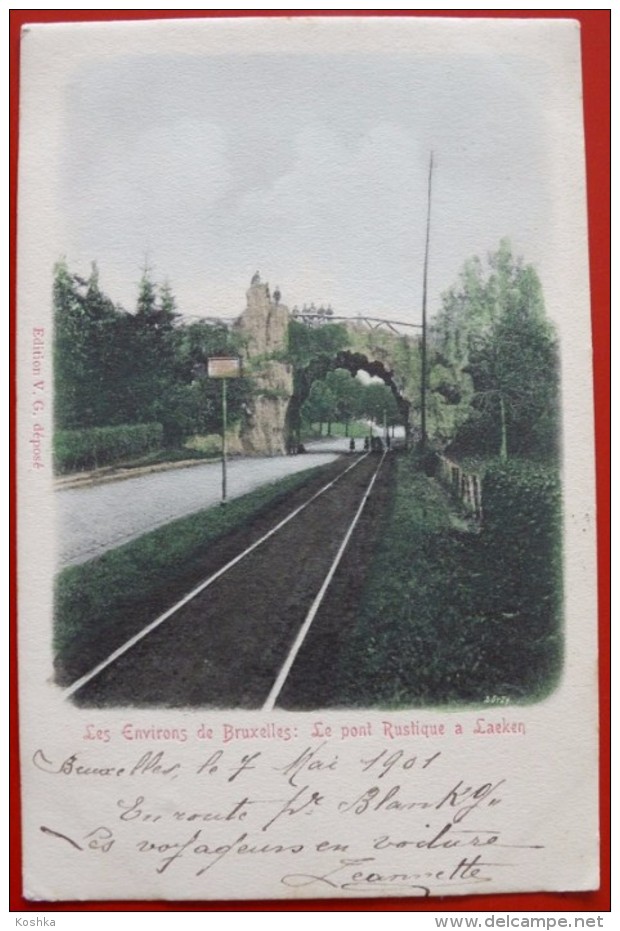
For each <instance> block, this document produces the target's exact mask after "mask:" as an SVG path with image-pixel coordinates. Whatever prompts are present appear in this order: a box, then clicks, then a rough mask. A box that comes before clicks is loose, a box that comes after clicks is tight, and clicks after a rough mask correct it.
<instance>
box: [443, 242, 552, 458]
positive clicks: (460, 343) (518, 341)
mask: <svg viewBox="0 0 620 931" xmlns="http://www.w3.org/2000/svg"><path fill="white" fill-rule="evenodd" d="M459 284H460V287H457V288H453V289H451V290H450V291H449V292H448V293H447V294H446V295H444V305H443V308H442V312H441V313H440V314H439V316H438V319H437V320H436V322H435V324H434V327H433V348H434V354H433V356H432V358H433V367H432V369H431V385H432V386H433V388H434V392H435V398H436V399H437V397H439V398H440V401H439V404H440V405H441V404H444V405H450V404H451V403H452V404H454V406H455V407H456V408H457V410H458V416H457V417H455V418H454V420H455V430H454V435H453V438H452V448H453V450H454V451H460V452H465V453H478V454H490V455H498V456H499V457H500V458H501V459H506V458H507V457H508V456H509V455H527V456H534V457H537V458H540V457H546V458H548V457H549V456H552V455H555V454H556V453H557V441H558V416H557V404H558V401H557V396H558V354H557V345H556V341H555V336H554V333H553V329H552V327H551V326H550V324H549V322H548V321H547V320H546V318H545V311H544V301H543V295H542V288H541V285H540V281H539V279H538V276H537V274H536V271H535V270H534V268H533V267H532V266H526V265H524V264H523V262H522V260H520V259H515V258H514V257H513V255H512V252H511V249H510V244H509V243H508V241H507V240H503V241H502V243H501V244H500V247H499V249H498V250H497V252H496V253H495V254H493V255H491V256H490V257H489V267H488V271H487V272H486V273H485V270H484V268H483V266H482V263H481V262H480V261H479V260H477V259H475V260H470V261H469V262H468V263H466V265H465V267H464V270H463V272H462V274H461V278H460V283H459Z"/></svg>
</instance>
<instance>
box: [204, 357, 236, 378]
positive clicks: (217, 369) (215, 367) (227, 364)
mask: <svg viewBox="0 0 620 931" xmlns="http://www.w3.org/2000/svg"><path fill="white" fill-rule="evenodd" d="M207 374H208V375H209V378H238V377H239V376H240V375H241V359H239V358H238V357H237V356H214V357H213V358H211V359H208V360H207Z"/></svg>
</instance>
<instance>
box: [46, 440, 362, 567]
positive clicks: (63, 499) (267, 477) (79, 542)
mask: <svg viewBox="0 0 620 931" xmlns="http://www.w3.org/2000/svg"><path fill="white" fill-rule="evenodd" d="M307 448H308V454H307V455H305V456H276V457H273V458H269V459H234V460H232V461H231V462H229V464H228V497H229V498H235V497H239V496H240V495H244V494H246V493H247V492H248V491H252V490H253V489H255V488H258V487H260V486H261V485H264V484H266V483H268V482H272V481H275V480H276V479H279V478H283V477H284V476H286V475H292V474H293V473H295V472H301V471H303V470H304V469H311V468H313V467H314V466H317V465H324V464H325V463H328V462H331V461H332V460H334V459H335V458H336V456H337V455H338V453H339V452H340V451H345V450H346V449H347V448H348V447H347V442H346V441H345V440H340V439H335V440H329V441H328V442H327V443H326V442H321V441H319V442H317V443H310V444H308V447H307ZM221 481H222V472H221V466H220V464H219V463H205V465H201V466H192V467H191V468H187V469H174V470H172V471H169V472H159V473H154V474H151V475H140V476H136V477H135V478H126V479H123V480H122V481H118V482H107V483H105V484H101V485H92V486H89V487H87V488H67V489H61V490H59V491H57V492H56V504H57V513H58V521H59V562H60V565H61V566H71V565H76V564H78V563H81V562H86V560H88V559H92V558H93V557H95V556H99V555H101V553H104V552H106V550H109V549H113V548H114V547H116V546H120V545H121V544H123V543H127V542H128V541H129V540H133V539H135V538H136V537H139V536H141V535H142V534H143V533H147V532H148V531H149V530H154V529H155V528H156V527H160V526H162V524H166V523H168V521H171V520H175V519H176V518H177V517H185V516H186V515H188V514H192V513H193V512H195V511H199V510H200V509H201V508H205V507H210V506H211V505H213V504H217V503H218V502H219V500H220V496H221Z"/></svg>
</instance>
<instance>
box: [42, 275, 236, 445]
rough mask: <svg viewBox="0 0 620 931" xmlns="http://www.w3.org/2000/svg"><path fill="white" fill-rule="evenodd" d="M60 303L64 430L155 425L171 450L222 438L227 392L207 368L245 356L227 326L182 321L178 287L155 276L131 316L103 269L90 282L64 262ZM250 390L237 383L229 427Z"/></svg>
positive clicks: (57, 343)
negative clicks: (104, 280)
mask: <svg viewBox="0 0 620 931" xmlns="http://www.w3.org/2000/svg"><path fill="white" fill-rule="evenodd" d="M53 297H54V322H55V332H54V377H55V386H54V387H55V422H56V428H57V429H59V430H82V429H85V428H92V427H108V426H119V425H122V424H141V423H150V422H157V423H160V424H161V425H162V428H163V442H164V444H165V445H166V446H169V447H172V446H178V445H180V444H181V443H182V442H183V440H184V439H185V438H186V437H187V436H189V435H191V434H193V433H197V432H207V433H208V432H215V431H217V430H219V429H220V427H221V400H220V398H221V384H220V383H219V382H217V383H216V382H215V381H214V380H213V379H208V378H207V377H206V360H207V358H208V357H209V356H210V355H220V354H230V353H236V352H238V349H239V347H238V345H237V340H238V337H237V336H236V335H235V334H233V333H231V332H230V331H229V330H228V329H227V328H226V327H225V326H223V325H218V324H215V325H213V324H209V323H207V322H205V321H197V322H193V323H190V324H186V323H183V322H181V320H180V317H179V314H178V313H177V310H176V302H175V298H174V295H173V293H172V289H171V287H170V285H169V284H168V283H165V284H164V285H162V286H161V287H160V286H158V285H156V283H155V282H154V281H153V279H152V277H151V273H150V271H149V270H148V269H144V271H143V274H142V278H141V280H140V283H139V288H138V296H137V302H136V310H135V313H133V314H132V313H127V312H126V311H125V310H124V309H123V308H122V307H117V306H115V305H114V304H113V303H112V301H110V299H109V298H108V297H106V296H105V295H104V294H103V292H102V291H101V289H100V287H99V275H98V271H97V267H96V265H93V267H92V272H91V275H90V277H89V278H88V279H83V278H81V277H80V276H79V275H75V274H71V273H70V272H69V270H68V268H67V265H66V263H65V262H64V261H61V262H59V263H58V264H57V265H56V268H55V273H54V290H53ZM250 389H251V385H250V382H249V380H248V379H247V378H238V379H234V380H233V381H231V384H230V385H229V391H228V414H229V420H230V422H231V423H234V422H235V420H238V419H239V418H240V416H241V414H242V411H243V405H244V403H245V402H246V401H247V398H248V394H249V391H250Z"/></svg>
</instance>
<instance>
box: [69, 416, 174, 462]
mask: <svg viewBox="0 0 620 931" xmlns="http://www.w3.org/2000/svg"><path fill="white" fill-rule="evenodd" d="M162 439H163V429H162V426H161V424H159V423H140V424H123V425H122V426H118V427H90V428H88V429H86V430H56V431H55V432H54V469H55V471H56V472H59V473H63V472H73V471H76V470H78V469H94V468H97V467H98V466H103V465H107V464H109V463H112V462H119V461H122V460H123V459H128V458H129V457H130V456H139V455H141V454H142V453H146V452H149V451H151V450H153V449H158V448H159V447H160V446H161V443H162Z"/></svg>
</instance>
